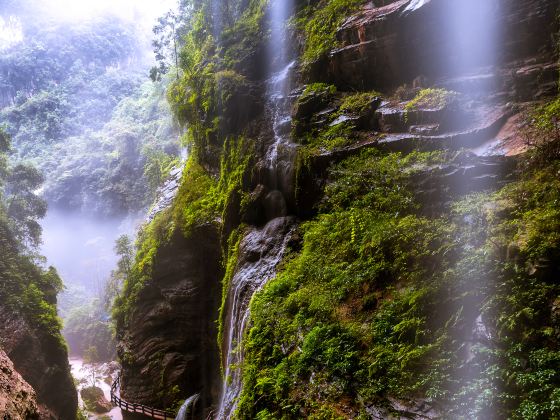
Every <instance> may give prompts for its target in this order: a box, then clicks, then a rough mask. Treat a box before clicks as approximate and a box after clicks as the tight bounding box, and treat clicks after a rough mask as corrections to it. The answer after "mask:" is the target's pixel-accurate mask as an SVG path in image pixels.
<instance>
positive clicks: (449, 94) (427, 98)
mask: <svg viewBox="0 0 560 420" xmlns="http://www.w3.org/2000/svg"><path fill="white" fill-rule="evenodd" d="M458 95H459V94H458V93H457V92H453V91H449V90H446V89H435V88H428V89H422V90H421V91H420V92H418V94H417V95H416V97H415V98H414V99H412V100H411V101H410V102H408V103H407V104H406V106H405V110H407V111H411V110H414V109H441V108H445V107H446V106H448V105H450V104H451V103H452V102H453V101H454V100H455V99H456V98H457V96H458Z"/></svg>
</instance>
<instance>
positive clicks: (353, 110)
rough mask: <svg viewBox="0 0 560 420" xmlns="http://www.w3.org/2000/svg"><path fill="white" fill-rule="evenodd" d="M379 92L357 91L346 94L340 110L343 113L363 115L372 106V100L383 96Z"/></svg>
mask: <svg viewBox="0 0 560 420" xmlns="http://www.w3.org/2000/svg"><path fill="white" fill-rule="evenodd" d="M381 97H382V95H381V94H380V93H379V92H375V91H372V92H357V93H353V94H350V95H347V96H345V97H344V98H343V99H342V103H341V104H340V108H339V112H340V113H341V114H351V115H358V116H359V115H362V114H363V113H364V112H367V111H368V109H369V108H371V105H372V102H373V101H374V100H375V99H377V98H381Z"/></svg>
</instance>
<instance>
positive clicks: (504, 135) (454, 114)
mask: <svg viewBox="0 0 560 420" xmlns="http://www.w3.org/2000/svg"><path fill="white" fill-rule="evenodd" d="M232 3H234V4H231V5H229V6H230V8H229V9H228V10H223V9H221V8H220V7H217V8H216V7H214V8H212V7H211V4H213V3H212V2H209V3H208V4H207V5H206V7H207V8H202V9H200V10H199V14H197V15H196V19H200V20H199V21H197V22H198V24H202V25H203V26H204V25H207V26H204V27H206V28H207V31H208V32H211V31H210V28H211V29H212V30H213V31H214V32H213V35H212V36H210V35H209V34H208V33H202V32H197V30H193V32H191V33H190V35H188V36H187V41H186V42H187V46H186V47H185V51H184V54H185V56H184V57H183V58H184V64H183V67H184V68H183V70H184V73H183V75H182V77H181V79H180V80H178V81H176V82H175V84H174V85H172V86H171V88H170V91H169V98H170V101H171V104H172V107H173V109H174V112H175V116H176V117H177V118H178V120H179V121H180V122H182V123H184V124H185V125H186V126H187V127H188V129H189V138H190V142H191V156H190V160H189V162H187V165H186V168H185V170H184V173H183V178H182V180H181V184H182V185H181V187H180V188H179V191H178V195H177V197H176V199H175V201H174V202H173V203H172V204H171V206H170V207H169V208H167V209H165V210H162V211H161V212H160V214H158V215H156V216H155V217H154V219H153V220H152V221H151V222H150V224H149V225H146V226H145V227H144V230H143V233H141V235H140V240H139V253H138V256H137V259H136V263H135V270H134V274H133V275H132V276H131V277H130V278H129V279H128V280H127V284H126V285H125V289H124V293H123V296H122V297H121V300H120V301H119V302H118V303H117V307H116V317H117V320H118V328H117V334H118V338H119V340H120V345H119V356H120V358H121V360H122V362H123V382H122V386H123V390H122V392H123V395H125V396H126V397H127V398H129V399H130V400H134V402H139V403H144V404H150V405H155V406H160V407H166V408H169V407H171V406H172V405H173V404H175V403H177V402H180V401H182V400H185V399H186V398H188V397H189V396H191V395H193V394H196V393H200V394H201V395H202V396H203V398H202V404H200V405H198V406H197V407H198V409H199V410H200V413H199V414H198V415H199V418H206V417H207V416H208V415H210V414H211V413H214V416H215V418H232V417H238V418H280V417H282V418H307V417H310V418H379V419H381V418H389V417H390V416H401V417H406V418H437V417H441V416H442V415H443V416H445V415H450V416H462V415H463V416H464V415H466V416H467V417H468V416H482V417H481V418H491V417H493V416H498V417H500V416H504V415H505V416H507V415H510V414H511V413H512V412H515V413H516V415H519V413H523V412H526V413H528V412H529V411H530V410H534V411H531V413H533V412H538V410H541V409H542V410H544V411H545V412H547V413H549V414H550V413H554V410H555V409H554V408H553V407H552V408H551V406H549V405H546V404H547V402H546V400H547V399H550V398H549V391H550V390H551V389H553V388H554V383H555V382H554V381H555V380H553V379H551V380H550V381H549V382H546V381H545V382H546V384H545V382H543V383H542V384H541V385H539V386H543V387H544V388H543V389H546V390H547V391H545V394H546V395H545V396H537V395H536V394H531V393H532V392H533V391H534V392H535V393H536V392H537V391H536V390H534V389H533V388H532V386H528V385H527V384H526V383H522V379H519V382H518V383H516V385H512V384H511V383H508V382H507V380H505V379H503V377H504V375H506V372H510V371H511V372H513V373H512V375H517V376H516V377H519V378H520V377H521V376H522V375H524V374H526V375H528V374H533V373H535V372H540V370H539V369H541V368H542V369H545V367H544V366H545V365H546V366H547V367H546V368H549V367H550V366H553V365H554V362H550V364H547V363H548V362H542V364H539V363H541V362H538V361H536V359H531V360H532V361H529V362H527V361H525V362H520V363H522V364H523V363H525V366H527V363H528V364H529V365H531V366H532V367H531V369H532V370H530V369H529V368H527V369H525V368H520V367H519V366H521V365H517V364H516V363H517V361H518V359H515V358H517V357H519V358H521V359H523V360H525V356H523V355H513V353H511V352H510V353H508V350H507V349H515V348H517V347H516V346H522V347H523V346H524V347H523V348H524V349H525V350H524V351H525V352H526V354H527V355H532V356H527V357H529V358H530V357H537V353H538V354H544V353H546V354H547V355H548V356H546V357H550V359H547V360H552V359H554V357H555V356H553V350H552V349H553V348H554V346H555V344H554V343H556V342H557V338H550V339H549V338H546V337H545V336H544V335H542V336H541V335H538V334H540V333H538V334H537V333H535V334H537V335H538V337H539V338H535V340H533V341H531V340H529V339H526V336H524V335H523V331H529V329H528V328H529V327H528V326H531V328H537V326H535V325H534V324H533V321H532V320H535V319H537V318H538V319H539V322H542V323H543V325H547V326H549V328H551V329H552V330H554V331H557V328H558V325H557V318H555V315H554V313H555V312H554V309H553V305H552V302H553V301H555V300H554V299H555V296H556V295H555V293H557V285H556V283H555V280H554V275H555V274H554V273H556V272H557V269H556V268H554V267H553V266H552V265H551V264H550V263H547V262H546V261H549V262H550V261H551V260H550V258H552V257H551V256H550V255H556V254H555V252H556V251H557V244H556V243H554V244H552V245H550V244H548V243H547V247H545V246H544V245H543V246H540V247H537V248H538V249H539V250H540V251H536V248H535V249H533V248H530V247H529V248H527V246H529V245H527V243H532V242H530V241H529V242H527V241H524V240H522V239H520V238H526V237H529V236H531V235H532V232H525V233H524V231H523V229H524V226H528V225H531V226H533V225H534V224H537V221H536V220H533V219H531V217H532V216H530V215H534V214H536V213H538V212H539V211H543V212H544V210H542V208H541V207H538V206H539V205H543V204H542V202H540V201H539V202H538V203H537V204H535V203H533V201H529V202H523V201H521V203H523V204H517V206H518V208H521V207H522V206H529V207H528V208H527V209H525V212H524V213H523V212H517V213H516V211H515V210H514V209H513V208H512V207H508V206H512V205H513V204H512V203H519V202H518V201H516V200H520V195H518V194H517V193H516V192H515V191H517V190H516V188H517V189H523V188H529V185H533V186H534V185H535V184H531V181H530V179H532V178H531V177H538V176H541V177H544V178H543V179H546V180H547V182H548V181H551V182H553V181H552V180H551V179H550V178H547V177H546V176H545V175H542V174H543V173H544V172H546V171H548V170H549V169H550V168H549V167H548V166H546V165H554V164H555V163H554V162H556V160H555V159H556V155H555V154H554V153H552V152H550V153H552V154H550V155H547V156H546V157H545V158H544V161H546V162H547V163H546V164H545V163H542V161H543V158H542V157H540V158H537V157H534V156H539V155H534V154H530V153H529V154H528V152H527V150H528V149H531V148H534V149H535V150H537V152H538V151H539V150H541V151H542V150H543V149H542V148H541V147H533V146H535V144H540V143H539V142H540V141H541V140H542V139H544V138H545V137H546V138H548V136H552V137H553V135H551V134H550V132H548V131H546V130H545V129H544V128H538V127H537V128H536V129H537V134H536V135H535V131H530V130H529V129H528V127H531V124H533V123H532V122H531V117H530V116H531V115H533V114H532V113H533V112H535V111H536V110H539V109H540V108H539V107H540V106H541V105H542V104H543V103H545V102H546V101H550V100H551V99H552V98H554V97H555V95H556V94H557V90H558V60H557V56H556V52H555V51H556V50H555V48H556V45H555V43H556V40H555V36H556V33H557V31H558V21H557V19H556V16H557V13H558V10H557V9H558V5H557V2H556V1H552V0H528V1H524V2H519V1H513V0H493V1H488V0H484V1H483V0H481V1H474V2H473V1H472V0H471V1H467V0H465V1H457V2H449V1H444V0H425V1H420V0H399V1H383V2H380V1H373V2H359V1H356V2H346V3H344V6H340V4H342V2H331V3H329V2H299V3H300V4H295V5H294V10H293V11H291V13H292V12H296V13H298V15H297V16H298V20H297V22H296V23H295V25H294V26H293V27H292V31H291V32H287V33H286V35H285V37H286V39H287V40H288V45H289V48H288V49H287V51H288V52H287V53H286V54H287V55H288V56H293V57H294V59H295V58H296V57H299V58H298V59H297V60H296V61H294V64H291V65H287V66H286V67H285V68H284V69H283V68H282V66H281V65H279V64H278V63H275V60H279V59H278V58H277V57H276V56H275V55H274V54H273V55H272V56H271V55H269V54H270V51H269V50H268V48H269V38H268V37H269V36H270V33H269V30H268V28H270V27H271V26H270V25H271V24H270V20H271V18H272V17H273V12H272V11H271V10H273V6H271V7H267V6H266V5H264V4H263V3H262V2H258V1H248V2H232ZM304 3H305V4H304ZM205 4H206V3H205ZM451 4H453V5H454V6H451ZM338 6H340V7H338ZM271 8H272V9H271ZM209 10H212V14H211V15H210V12H209ZM329 14H330V15H329ZM230 15H235V19H233V20H232V18H231V16H230ZM321 16H323V18H322V17H321ZM218 17H222V18H223V19H219V18H218ZM326 17H329V18H330V20H328V21H327V20H326ZM228 18H229V19H230V20H228ZM193 19H195V18H193ZM218 22H219V23H221V24H222V25H224V27H221V26H219V25H218ZM333 22H334V26H333ZM323 23H324V24H323ZM329 25H330V26H329ZM331 26H332V27H333V29H332V31H331V32H328V31H329V29H328V28H330V27H331ZM325 28H326V29H325ZM272 32H273V31H272ZM323 39H324V40H323ZM322 40H323V41H322ZM313 48H315V50H314V49H313ZM271 57H276V58H271ZM289 61H290V60H288V62H289ZM284 64H287V63H284ZM282 70H285V72H284V73H283V72H282ZM278 77H282V80H283V81H284V83H285V85H284V87H285V90H283V91H280V92H276V94H275V95H270V94H269V93H270V85H271V83H275V81H277V80H278ZM374 89H375V90H374ZM279 104H280V105H279ZM282 107H286V109H288V110H289V111H288V114H287V115H286V116H284V117H283V118H278V115H279V112H280V115H282V110H281V109H282ZM279 109H280V111H279ZM538 130H542V131H541V132H540V133H541V134H538V133H539V132H538ZM552 137H551V138H552ZM278 138H280V140H281V141H280V142H278ZM275 144H280V147H278V148H274V147H275V146H274V145H275ZM271 150H274V151H275V153H276V152H278V153H279V155H276V154H274V159H276V160H274V162H275V163H274V164H271V163H270V162H271V154H270V151H271ZM547 150H548V149H547ZM550 150H552V149H550ZM537 152H535V153H537ZM526 156H533V157H531V158H530V159H529V158H527V157H526ZM526 159H529V161H531V162H532V160H531V159H533V160H535V161H539V162H540V163H539V164H540V165H541V166H539V167H538V169H535V166H531V165H529V164H527V161H526ZM539 159H540V160H539ZM547 159H548V160H550V162H552V163H550V162H548V161H547ZM528 167H529V168H531V169H526V168H528ZM524 168H525V169H524ZM550 170H552V169H550ZM539 171H540V172H539ZM546 173H547V174H549V172H546ZM539 174H540V175H539ZM531 188H532V187H531ZM551 188H552V187H551ZM554 188H555V187H554ZM554 188H552V189H553V190H554ZM554 191H556V190H554ZM494 194H496V195H494ZM477 200H479V201H477ZM537 201H538V200H537ZM506 203H507V204H506ZM531 203H532V204H531ZM532 205H535V206H537V208H536V209H535V208H533V207H530V206H532ZM513 206H514V207H515V205H513ZM523 208H525V207H523ZM508 218H510V219H508ZM508 220H509V222H507V221H508ZM547 220H548V219H547ZM496 221H499V223H498V222H496ZM549 222H550V221H549ZM493 223H494V224H493ZM508 223H509V225H508ZM524 223H526V224H525V225H524ZM550 223H552V222H550ZM506 225H507V226H509V228H507V227H505V226H506ZM512 226H515V227H516V229H519V230H518V231H515V232H514V228H513V227H512ZM524 235H525V236H524ZM538 240H545V239H542V238H541V239H538ZM538 240H537V239H535V241H538ZM549 245H550V246H549ZM531 246H532V245H531ZM545 248H546V252H545V251H542V250H543V249H545ZM541 251H542V252H544V253H545V254H546V253H550V255H549V256H545V255H544V254H542V255H541V254H539V252H541ZM547 255H548V254H547ZM539 261H540V262H539ZM526 266H527V267H533V268H534V270H536V271H531V270H532V269H526V268H525V267H526ZM547 270H548V271H547ZM537 272H539V273H541V274H538V275H536V274H535V273H537ZM541 275H542V277H540V276H541ZM535 276H536V277H535ZM500 282H501V283H500ZM516 282H521V283H520V284H518V283H516ZM523 282H525V283H523ZM539 282H542V284H541V283H539ZM510 283H511V284H513V286H512V285H511V284H510ZM503 284H510V286H508V287H515V288H520V290H522V291H523V293H527V294H530V293H535V294H537V293H538V292H537V291H538V290H541V291H543V292H542V293H546V296H543V297H542V300H538V299H537V298H534V300H532V299H533V298H529V297H527V300H528V301H530V302H524V303H519V305H526V306H527V307H530V308H533V306H534V305H537V306H538V305H539V304H538V303H537V302H541V303H543V305H541V310H542V311H543V312H542V313H541V312H539V315H538V317H537V316H536V315H535V317H534V318H531V319H532V320H531V321H528V320H525V321H519V322H520V323H521V325H523V327H519V328H521V329H523V328H526V330H523V331H521V332H520V331H518V330H516V329H515V328H514V327H511V324H507V325H504V322H505V321H504V319H506V318H507V316H510V315H509V312H507V311H509V310H510V309H507V310H506V309H504V308H505V306H501V305H503V304H504V302H506V301H507V300H508V299H510V298H511V296H510V295H509V293H511V290H510V291H508V290H507V287H506V289H503ZM523 284H525V286H523ZM528 284H530V285H531V286H529V285H528ZM524 287H525V288H524ZM533 287H534V288H533ZM253 294H255V295H254V296H253ZM519 296H521V295H519ZM523 296H524V295H523ZM240 302H241V303H240ZM516 304H517V303H516ZM531 305H533V306H531ZM240 307H241V308H242V310H240V311H241V312H239V310H238V311H236V309H235V308H240ZM510 308H513V306H510ZM502 310H503V311H505V312H504V313H506V312H507V314H508V315H503V317H502V318H500V317H499V316H498V315H497V313H498V312H500V311H502ZM512 310H513V309H512ZM520 310H521V309H520ZM530 311H532V312H531V313H533V314H534V313H536V312H535V311H537V310H536V309H530ZM537 312H538V311H537ZM515 316H516V315H513V314H511V318H508V320H509V321H508V322H510V321H511V322H512V323H513V319H514V317H515ZM515 319H517V318H515ZM232 320H233V323H232ZM516 325H517V324H516ZM510 327H511V328H512V331H510V333H505V332H504V331H506V329H507V328H510ZM508 331H509V330H508ZM539 331H540V330H539ZM543 334H545V335H546V333H544V332H543ZM550 334H553V333H550ZM511 337H516V338H515V340H517V341H514V342H512V341H509V340H511V339H512V338H511ZM523 337H525V338H523ZM516 343H517V344H516ZM504 349H506V350H504ZM511 351H512V352H514V350H511ZM535 352H536V353H535ZM539 352H540V353H539ZM506 353H507V354H506ZM543 357H544V356H543ZM514 359H515V360H514ZM220 360H221V363H220ZM496 360H498V362H496ZM539 360H540V359H539ZM220 366H221V371H222V375H220ZM503 366H507V367H506V368H504V367H503ZM492 369H495V370H492ZM498 369H501V370H500V373H499V374H498V373H495V372H496V371H497V370H498ZM508 369H509V370H508ZM523 369H525V370H523ZM529 370H530V372H529ZM535 374H536V373H535ZM492 375H494V376H492ZM520 375H521V376H520ZM493 384H497V385H495V389H499V390H500V391H502V394H500V395H508V398H510V399H509V400H507V398H506V400H507V401H505V400H500V398H501V397H500V396H499V392H498V391H496V392H495V394H492V396H489V397H488V399H484V398H483V397H480V398H479V397H477V395H480V394H478V392H479V391H480V392H482V391H481V390H483V389H485V387H491V386H494V385H493ZM546 387H549V388H546ZM492 389H494V388H492ZM527 395H531V397H530V402H531V404H534V405H530V406H528V405H527V404H529V403H526V402H525V403H524V402H523V398H524V396H527ZM541 397H542V398H541ZM477 398H478V399H477ZM539 404H540V405H539ZM535 407H536V408H535ZM523 410H529V411H523ZM496 413H498V414H496ZM321 416H322V417H321ZM485 416H486V417H485ZM471 418H472V417H471ZM535 418H536V417H535Z"/></svg>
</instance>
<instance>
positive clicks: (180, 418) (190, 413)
mask: <svg viewBox="0 0 560 420" xmlns="http://www.w3.org/2000/svg"><path fill="white" fill-rule="evenodd" d="M199 397H200V394H194V395H191V396H190V397H189V398H187V399H186V400H185V402H184V403H183V405H182V406H181V408H180V409H179V412H178V413H177V417H175V420H188V419H193V420H194V418H195V414H196V412H195V411H196V410H195V408H196V403H197V401H198V398H199Z"/></svg>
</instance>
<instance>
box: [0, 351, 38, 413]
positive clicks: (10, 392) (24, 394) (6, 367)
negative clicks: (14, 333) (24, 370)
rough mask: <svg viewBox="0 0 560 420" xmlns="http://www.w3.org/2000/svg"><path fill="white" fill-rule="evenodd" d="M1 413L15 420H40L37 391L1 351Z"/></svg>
mask: <svg viewBox="0 0 560 420" xmlns="http://www.w3.org/2000/svg"><path fill="white" fill-rule="evenodd" d="M0 413H2V414H3V415H4V416H7V418H9V419H14V420H20V419H21V420H24V419H36V418H38V408H37V397H36V395H35V391H34V390H33V388H31V385H29V384H28V383H27V382H25V381H24V380H23V378H22V377H21V375H20V374H19V373H17V372H16V370H15V368H14V365H13V363H12V361H11V360H10V359H9V358H8V356H6V354H5V353H4V352H3V351H1V350H0Z"/></svg>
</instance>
